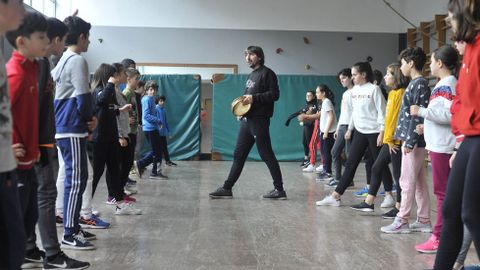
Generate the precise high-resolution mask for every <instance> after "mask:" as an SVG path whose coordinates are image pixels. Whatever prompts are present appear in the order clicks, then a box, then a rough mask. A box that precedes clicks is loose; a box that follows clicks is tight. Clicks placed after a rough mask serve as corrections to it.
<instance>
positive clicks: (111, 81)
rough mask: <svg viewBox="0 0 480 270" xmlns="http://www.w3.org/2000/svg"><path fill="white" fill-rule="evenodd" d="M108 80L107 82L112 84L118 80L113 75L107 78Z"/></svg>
mask: <svg viewBox="0 0 480 270" xmlns="http://www.w3.org/2000/svg"><path fill="white" fill-rule="evenodd" d="M108 82H109V83H113V84H117V83H118V80H117V78H115V77H113V76H112V77H110V78H108Z"/></svg>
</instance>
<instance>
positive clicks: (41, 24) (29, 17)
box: [5, 11, 47, 49]
mask: <svg viewBox="0 0 480 270" xmlns="http://www.w3.org/2000/svg"><path fill="white" fill-rule="evenodd" d="M35 32H47V20H46V19H45V17H44V16H43V15H42V14H40V13H38V12H31V11H29V12H26V13H25V17H24V18H23V21H22V24H21V25H20V26H19V27H18V28H17V30H13V31H9V32H7V33H5V37H6V38H7V40H8V43H10V45H12V46H13V47H14V48H15V49H17V44H16V40H17V38H18V37H26V38H30V35H31V34H33V33H35Z"/></svg>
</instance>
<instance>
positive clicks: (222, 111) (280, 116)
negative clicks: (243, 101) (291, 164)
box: [212, 74, 344, 161]
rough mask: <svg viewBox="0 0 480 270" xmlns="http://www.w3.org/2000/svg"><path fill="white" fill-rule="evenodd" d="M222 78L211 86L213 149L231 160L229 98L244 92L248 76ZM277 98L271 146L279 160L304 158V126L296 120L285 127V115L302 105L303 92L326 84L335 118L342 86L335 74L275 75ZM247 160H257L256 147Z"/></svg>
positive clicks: (233, 129)
mask: <svg viewBox="0 0 480 270" xmlns="http://www.w3.org/2000/svg"><path fill="white" fill-rule="evenodd" d="M222 76H223V79H220V80H217V81H216V82H215V83H214V85H213V120H212V152H214V153H218V154H220V156H221V158H222V159H224V160H232V159H233V150H234V149H235V142H236V139H237V132H238V129H239V122H238V121H237V119H236V118H235V117H234V116H233V114H232V112H231V111H230V103H231V101H232V100H233V99H234V98H236V97H238V96H241V95H242V94H243V91H244V89H245V82H246V80H247V77H248V75H245V74H222V75H221V76H220V77H222ZM278 84H279V87H280V99H279V100H278V101H277V102H275V111H274V114H273V117H272V118H271V122H270V137H271V140H272V147H273V150H274V152H275V154H276V156H277V159H278V160H280V161H292V160H300V159H303V146H302V134H303V127H302V126H300V125H299V123H298V121H297V120H296V119H293V120H292V121H291V122H290V125H289V126H288V127H287V126H285V121H286V120H287V117H288V116H289V115H290V114H292V113H294V112H296V111H298V110H300V109H301V108H302V107H303V106H304V105H305V93H306V92H307V91H308V90H313V91H315V88H316V86H317V85H319V84H326V85H327V86H328V87H329V88H330V89H331V90H332V91H333V92H334V94H335V111H336V114H337V119H338V116H339V111H340V101H341V98H342V93H343V91H344V89H343V88H342V86H341V85H340V84H339V83H338V81H337V79H336V77H335V76H304V75H278ZM249 159H252V160H260V156H259V154H258V152H257V149H256V146H254V147H253V149H252V151H251V152H250V155H249Z"/></svg>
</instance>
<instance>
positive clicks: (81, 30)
mask: <svg viewBox="0 0 480 270" xmlns="http://www.w3.org/2000/svg"><path fill="white" fill-rule="evenodd" d="M63 22H64V23H65V25H66V26H67V27H68V32H67V39H66V40H65V45H67V46H70V45H77V44H78V38H79V37H80V35H81V34H83V35H84V36H87V35H88V34H89V33H90V28H92V25H91V24H90V23H87V22H86V21H84V20H82V18H80V17H77V16H68V17H67V18H65V20H64V21H63Z"/></svg>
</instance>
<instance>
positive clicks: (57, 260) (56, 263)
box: [43, 251, 90, 270]
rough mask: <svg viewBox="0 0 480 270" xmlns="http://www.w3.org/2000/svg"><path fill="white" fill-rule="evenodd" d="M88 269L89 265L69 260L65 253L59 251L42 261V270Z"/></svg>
mask: <svg viewBox="0 0 480 270" xmlns="http://www.w3.org/2000/svg"><path fill="white" fill-rule="evenodd" d="M88 267H90V263H88V262H81V261H77V260H74V259H72V258H69V257H68V256H67V255H65V253H63V252H62V251H60V253H58V254H57V255H54V256H52V257H47V258H45V260H44V261H43V269H72V270H74V269H75V270H81V269H86V268H88Z"/></svg>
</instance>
